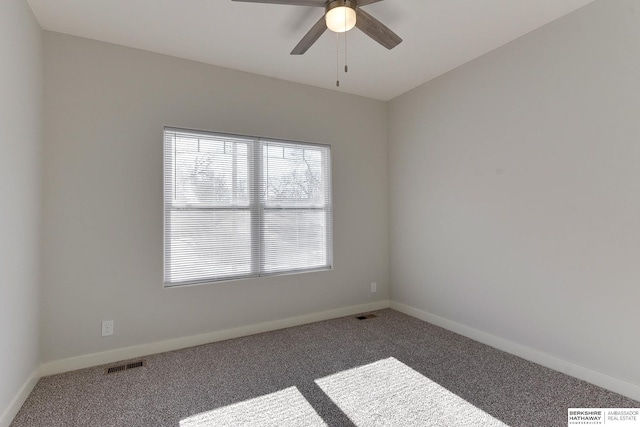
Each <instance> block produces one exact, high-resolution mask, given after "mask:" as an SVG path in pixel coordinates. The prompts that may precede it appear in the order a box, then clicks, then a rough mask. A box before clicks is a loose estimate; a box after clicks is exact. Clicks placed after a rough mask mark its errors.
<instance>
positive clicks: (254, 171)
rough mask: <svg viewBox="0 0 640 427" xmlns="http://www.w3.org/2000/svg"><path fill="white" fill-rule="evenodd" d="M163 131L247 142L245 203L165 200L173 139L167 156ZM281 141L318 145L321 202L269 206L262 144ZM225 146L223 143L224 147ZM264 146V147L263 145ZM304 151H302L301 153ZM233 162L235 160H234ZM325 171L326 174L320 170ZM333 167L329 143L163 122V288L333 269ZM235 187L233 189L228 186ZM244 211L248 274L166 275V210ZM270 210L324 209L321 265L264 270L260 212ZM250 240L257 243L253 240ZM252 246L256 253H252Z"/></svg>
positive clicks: (173, 156)
mask: <svg viewBox="0 0 640 427" xmlns="http://www.w3.org/2000/svg"><path fill="white" fill-rule="evenodd" d="M167 132H174V135H175V134H179V133H185V134H189V135H194V136H196V135H202V136H204V137H209V138H210V137H214V138H221V139H229V140H232V141H233V140H236V141H242V142H247V154H246V156H247V179H248V183H247V187H248V193H249V194H248V204H246V205H232V206H213V205H211V206H196V205H189V204H182V205H181V206H178V207H176V206H174V203H173V202H168V201H167V191H168V189H167V183H168V181H167V172H168V170H169V169H168V168H171V177H172V179H173V181H174V183H173V184H172V189H173V191H174V194H175V186H176V184H175V181H176V178H175V175H176V166H175V163H176V151H177V150H175V142H174V146H173V147H174V152H173V155H172V156H167V152H166V150H167ZM277 144H282V146H283V147H286V146H287V145H295V146H308V147H310V148H318V149H320V153H321V156H322V160H321V162H322V166H321V173H322V174H323V179H324V187H328V190H324V193H325V194H324V196H325V197H324V204H323V205H322V206H321V207H320V206H316V207H314V206H308V207H301V206H285V207H282V206H273V205H272V206H269V204H268V198H267V195H266V189H265V182H266V180H265V177H264V175H263V171H264V164H265V158H268V157H269V156H267V155H265V151H264V150H265V148H266V147H269V146H272V145H277ZM225 150H226V147H225ZM267 150H268V148H267ZM303 155H304V154H303ZM168 159H171V163H170V164H169V165H168V164H167V160H168ZM234 162H235V160H234ZM324 172H326V176H325V174H324ZM332 174H333V169H332V147H331V145H330V144H319V143H310V142H304V141H293V140H285V139H276V138H265V137H257V136H250V135H240V134H230V133H223V132H214V131H206V130H196V129H185V128H179V127H173V126H165V127H164V129H163V287H164V288H179V287H183V286H194V285H201V284H208V283H218V282H227V281H236V280H248V279H254V278H259V277H271V276H283V275H291V274H302V273H311V272H319V271H330V270H333V266H334V262H333V177H332ZM232 181H233V187H234V188H236V185H237V182H236V181H235V180H232ZM232 191H234V192H235V191H237V190H235V189H234V190H232ZM229 210H231V211H242V210H244V211H248V212H249V213H250V229H251V238H250V241H251V244H250V248H249V249H250V253H251V269H250V272H249V273H248V274H237V275H229V276H226V275H225V276H217V277H202V278H196V279H189V280H174V281H170V280H169V279H168V278H167V271H168V265H167V263H168V262H170V261H169V260H170V255H168V254H167V252H168V248H169V246H168V241H167V239H169V238H170V229H168V227H169V224H170V221H167V215H168V214H170V212H176V211H187V212H203V211H219V212H223V211H229ZM270 211H280V212H287V211H310V212H317V211H321V212H324V215H323V217H324V219H323V223H324V228H325V236H324V242H325V246H326V248H325V250H326V254H325V259H326V264H325V265H323V266H313V267H309V268H288V269H281V270H275V271H265V263H264V258H265V255H264V254H265V235H264V228H265V227H264V216H265V212H270ZM254 240H256V241H257V243H255V244H254ZM256 247H257V248H258V250H257V255H256Z"/></svg>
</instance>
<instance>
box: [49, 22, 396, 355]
mask: <svg viewBox="0 0 640 427" xmlns="http://www.w3.org/2000/svg"><path fill="white" fill-rule="evenodd" d="M327 78H331V77H330V76H327ZM45 87H46V93H45V100H44V104H45V107H44V111H45V132H46V141H45V157H44V175H45V192H44V229H45V233H44V242H43V247H44V262H43V278H44V281H43V284H44V287H43V313H42V314H43V316H42V333H43V337H44V338H43V349H42V361H43V362H48V361H55V360H60V359H64V358H69V357H73V356H79V355H85V354H89V353H94V352H101V351H106V350H110V349H118V348H122V347H126V346H131V345H138V344H144V343H152V342H157V341H161V340H167V339H172V338H179V337H185V336H189V335H195V334H201V333H209V332H214V331H218V330H224V329H228V328H234V327H239V326H244V325H252V324H255V323H259V322H266V321H271V320H278V319H283V318H287V317H293V316H299V315H303V314H308V313H314V312H320V311H324V310H331V309H336V308H341V307H346V306H351V305H356V304H362V303H368V302H373V301H377V300H386V299H388V257H389V254H388V227H387V225H388V188H387V128H386V122H387V120H386V119H387V116H386V114H387V110H386V105H385V103H383V102H380V101H373V100H370V99H366V98H360V97H355V96H351V95H343V94H340V93H338V92H334V91H327V90H322V89H317V88H312V87H309V86H304V85H299V84H293V83H287V82H283V81H279V80H275V79H270V78H266V77H259V76H256V75H251V74H247V73H242V72H238V71H232V70H227V69H223V68H219V67H213V66H209V65H204V64H200V63H196V62H190V61H185V60H181V59H176V58H172V57H168V56H162V55H158V54H152V53H148V52H144V51H140V50H135V49H129V48H124V47H119V46H115V45H110V44H105V43H99V42H95V41H90V40H87V39H81V38H76V37H71V36H65V35H61V34H57V33H50V32H45ZM165 125H168V126H177V127H184V128H194V129H207V130H214V131H220V132H230V133H241V134H248V135H259V136H268V137H274V138H283V139H293V140H302V141H309V142H319V143H329V144H332V145H333V152H332V155H333V179H334V194H333V197H334V209H335V210H334V218H333V219H334V242H335V243H334V261H335V269H334V270H333V271H326V272H317V273H309V274H298V275H290V276H281V277H271V278H261V279H253V280H244V281H234V282H225V283H216V284H211V285H201V286H193V287H183V288H179V289H163V287H162V245H163V231H162V218H163V213H162V209H163V204H162V130H163V126H165ZM372 281H377V282H378V285H379V291H378V293H377V294H372V293H371V292H370V282H372ZM103 319H114V320H115V335H114V336H113V337H108V338H102V337H101V336H100V324H101V321H102V320H103Z"/></svg>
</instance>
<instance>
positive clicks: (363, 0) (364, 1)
mask: <svg viewBox="0 0 640 427" xmlns="http://www.w3.org/2000/svg"><path fill="white" fill-rule="evenodd" d="M379 1H382V0H358V6H366V5H368V4H371V3H378V2H379Z"/></svg>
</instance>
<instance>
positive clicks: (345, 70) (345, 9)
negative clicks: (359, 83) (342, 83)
mask: <svg viewBox="0 0 640 427" xmlns="http://www.w3.org/2000/svg"><path fill="white" fill-rule="evenodd" d="M344 28H347V8H346V7H345V8H344ZM347 33H348V31H345V32H344V72H345V74H346V73H348V72H349V66H348V65H347Z"/></svg>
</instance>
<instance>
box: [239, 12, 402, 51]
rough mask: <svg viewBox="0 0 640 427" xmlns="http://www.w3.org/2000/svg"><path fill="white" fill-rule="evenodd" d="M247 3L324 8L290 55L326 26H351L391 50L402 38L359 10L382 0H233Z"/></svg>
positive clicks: (341, 29)
mask: <svg viewBox="0 0 640 427" xmlns="http://www.w3.org/2000/svg"><path fill="white" fill-rule="evenodd" d="M232 1H240V2H247V3H270V4H286V5H295V6H317V7H324V10H325V14H324V16H323V17H322V18H320V20H319V21H318V22H316V23H315V25H314V26H313V27H311V29H310V30H309V32H308V33H307V34H305V36H304V37H303V38H302V40H300V42H299V43H298V44H297V45H296V47H294V48H293V50H292V51H291V55H302V54H303V53H305V52H306V51H307V50H308V49H309V48H310V47H311V45H313V44H314V43H315V42H316V40H318V38H320V36H321V35H322V34H323V33H324V32H325V30H326V29H327V28H329V29H330V30H331V31H334V32H336V33H343V32H346V31H349V30H350V29H352V28H353V27H354V26H355V27H358V28H359V29H360V30H361V31H362V32H363V33H365V34H366V35H368V36H369V37H371V38H372V39H374V40H375V41H377V42H378V43H380V44H381V45H382V46H384V47H386V48H387V49H393V48H394V47H396V46H397V45H399V44H400V42H402V39H401V38H400V37H399V36H398V35H397V34H396V33H394V32H393V31H391V30H390V29H389V28H388V27H387V26H386V25H384V24H383V23H382V22H380V21H378V20H377V19H376V18H374V17H373V16H371V15H369V14H368V13H367V12H365V11H364V10H362V9H361V7H362V6H366V5H368V4H371V3H377V2H380V1H382V0H232Z"/></svg>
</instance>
